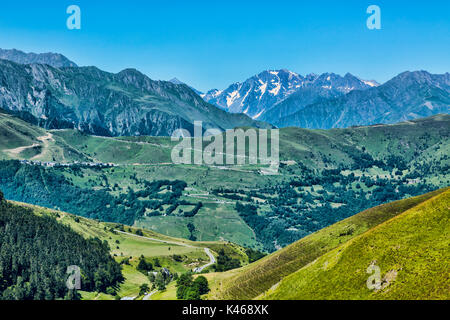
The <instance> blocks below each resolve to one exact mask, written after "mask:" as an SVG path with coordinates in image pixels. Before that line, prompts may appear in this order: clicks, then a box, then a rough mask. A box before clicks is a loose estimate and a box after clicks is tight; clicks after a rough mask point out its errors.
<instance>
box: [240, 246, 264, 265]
mask: <svg viewBox="0 0 450 320" xmlns="http://www.w3.org/2000/svg"><path fill="white" fill-rule="evenodd" d="M245 254H246V255H247V257H248V262H249V263H252V262H255V261H258V260H259V259H262V258H264V257H265V256H266V254H265V253H262V252H260V251H258V250H254V249H251V248H247V249H245Z"/></svg>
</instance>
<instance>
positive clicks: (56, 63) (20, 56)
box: [0, 49, 77, 68]
mask: <svg viewBox="0 0 450 320" xmlns="http://www.w3.org/2000/svg"><path fill="white" fill-rule="evenodd" d="M0 59H4V60H10V61H13V62H15V63H19V64H32V63H40V64H47V65H49V66H52V67H55V68H64V67H77V65H76V64H75V62H73V61H70V60H69V59H67V58H66V57H65V56H63V55H62V54H59V53H51V52H49V53H25V52H23V51H20V50H16V49H11V50H4V49H0Z"/></svg>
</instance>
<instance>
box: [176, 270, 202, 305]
mask: <svg viewBox="0 0 450 320" xmlns="http://www.w3.org/2000/svg"><path fill="white" fill-rule="evenodd" d="M209 291H210V289H209V284H208V280H207V279H206V278H205V277H204V276H198V277H197V278H196V279H195V280H194V277H193V276H192V273H190V272H189V273H184V274H182V275H181V276H180V277H179V278H178V279H177V299H180V300H200V299H201V298H200V297H201V295H203V294H207V293H208V292H209Z"/></svg>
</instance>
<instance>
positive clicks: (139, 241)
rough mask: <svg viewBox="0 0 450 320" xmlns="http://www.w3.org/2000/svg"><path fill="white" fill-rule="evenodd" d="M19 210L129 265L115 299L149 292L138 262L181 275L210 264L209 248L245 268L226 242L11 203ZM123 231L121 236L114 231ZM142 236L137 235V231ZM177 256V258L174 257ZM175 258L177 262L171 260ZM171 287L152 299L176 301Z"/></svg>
mask: <svg viewBox="0 0 450 320" xmlns="http://www.w3.org/2000/svg"><path fill="white" fill-rule="evenodd" d="M11 203H13V204H14V205H17V206H20V207H26V208H31V209H32V210H33V213H34V214H36V215H38V216H48V217H52V218H56V220H57V221H58V222H59V223H62V224H64V225H67V226H69V227H70V228H71V229H72V230H74V231H75V232H77V233H78V234H81V235H82V236H83V237H84V238H86V239H89V238H98V239H100V240H102V241H106V242H107V243H108V245H109V247H110V248H111V254H112V255H113V257H114V259H115V260H116V261H117V262H119V263H120V262H121V261H123V260H124V259H127V260H128V261H129V264H122V273H123V276H124V278H125V281H124V282H123V283H122V284H120V286H119V288H118V290H117V295H118V296H119V297H122V298H123V297H136V298H142V297H139V287H140V286H141V285H142V284H144V283H147V284H148V285H149V287H150V288H151V286H152V285H151V283H150V281H149V278H148V277H147V276H145V275H144V274H143V273H142V272H140V271H138V270H137V269H136V267H137V265H138V262H139V258H140V257H141V256H144V258H145V259H146V260H147V261H149V262H151V263H153V264H155V263H154V262H155V260H156V259H157V260H158V261H159V263H160V265H161V267H155V271H157V270H158V269H160V268H162V267H165V268H168V269H169V270H170V271H171V272H172V273H175V272H176V273H179V274H181V273H184V272H187V271H189V270H192V269H194V268H195V267H198V266H202V265H205V264H207V263H208V262H209V261H210V260H209V258H208V256H207V255H206V253H205V251H204V248H209V249H210V250H211V251H212V252H213V254H214V255H216V256H217V252H219V251H220V250H221V249H223V250H225V251H226V252H227V254H228V255H229V256H230V257H232V258H235V259H238V260H240V262H241V263H242V264H248V257H247V255H246V253H245V250H244V248H242V247H240V246H238V245H235V244H233V243H228V242H193V241H189V240H184V239H177V238H172V237H168V236H164V235H161V234H158V233H156V232H152V231H149V230H145V229H137V228H133V227H124V226H122V225H118V224H114V223H105V222H100V221H97V220H92V219H87V218H83V217H78V216H75V215H72V214H69V213H66V212H62V211H56V210H51V209H46V208H42V207H38V206H34V205H29V204H24V203H19V202H11ZM123 227H124V232H118V231H117V230H118V229H119V228H120V229H121V228H123ZM138 230H139V231H140V232H142V236H141V235H137V234H136V233H137V231H138ZM139 234H141V233H139ZM177 256H178V257H177ZM175 257H177V258H175ZM173 288H174V286H173V285H170V286H168V288H167V292H160V293H158V295H155V296H154V297H152V299H158V298H161V299H176V295H175V290H173ZM82 297H83V299H87V300H113V299H115V297H114V296H112V295H108V294H105V293H99V292H82Z"/></svg>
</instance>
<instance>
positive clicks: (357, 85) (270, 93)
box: [202, 69, 377, 119]
mask: <svg viewBox="0 0 450 320" xmlns="http://www.w3.org/2000/svg"><path fill="white" fill-rule="evenodd" d="M375 85H377V84H376V82H372V81H363V80H360V79H358V78H357V77H355V76H353V75H351V74H350V73H348V74H346V75H345V76H344V77H342V76H340V75H337V74H334V73H324V74H322V75H316V74H308V75H306V76H304V77H303V76H302V75H299V74H298V73H295V72H292V71H289V70H286V69H280V70H266V71H263V72H261V73H259V74H257V75H255V76H253V77H251V78H249V79H247V80H246V81H244V82H242V83H240V82H236V83H233V84H231V85H230V86H229V87H228V88H226V89H225V90H217V89H213V90H210V91H209V92H207V93H206V94H204V95H202V97H203V99H205V100H206V101H207V102H209V103H212V104H215V105H216V106H218V107H220V108H222V109H224V110H227V111H229V112H232V113H245V114H247V115H248V116H250V117H252V118H254V119H257V118H259V117H260V116H261V115H262V114H264V112H265V111H267V110H269V109H271V108H272V107H274V106H276V105H277V104H279V103H281V102H282V101H284V100H285V99H287V98H288V97H290V96H291V95H292V94H293V93H295V92H298V91H299V90H302V89H304V88H308V90H309V91H311V90H312V89H311V88H319V91H320V92H322V91H323V90H330V91H333V93H336V94H346V93H348V92H350V91H352V90H356V89H367V88H370V87H372V86H375Z"/></svg>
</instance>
